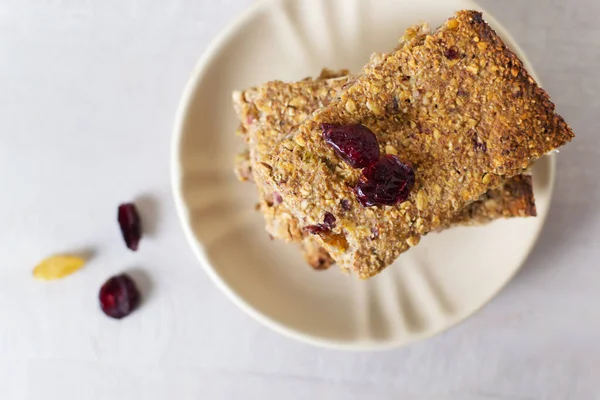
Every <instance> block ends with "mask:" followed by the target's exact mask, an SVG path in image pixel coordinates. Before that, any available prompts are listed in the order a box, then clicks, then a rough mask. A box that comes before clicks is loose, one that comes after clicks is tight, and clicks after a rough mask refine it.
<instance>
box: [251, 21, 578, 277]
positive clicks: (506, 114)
mask: <svg viewBox="0 0 600 400" xmlns="http://www.w3.org/2000/svg"><path fill="white" fill-rule="evenodd" d="M325 123H326V124H335V125H347V124H357V123H358V124H363V125H365V126H367V127H368V128H370V129H371V130H372V131H373V132H374V133H375V135H376V136H377V139H378V142H379V143H380V147H381V150H382V153H383V154H385V153H386V152H387V153H395V154H397V155H398V157H399V158H400V159H401V160H402V161H404V162H407V163H410V164H411V165H412V166H413V168H414V171H415V174H416V181H415V185H414V188H413V190H412V191H411V193H410V195H409V197H408V199H407V201H405V202H402V203H401V204H397V205H394V206H379V207H364V206H363V205H361V203H359V201H358V200H357V198H356V194H355V192H354V190H353V188H354V187H355V186H356V184H357V182H358V179H359V176H360V174H361V171H360V170H358V169H355V168H352V167H350V166H349V165H348V164H347V163H345V162H344V161H342V160H341V159H340V157H339V156H338V155H337V154H336V153H334V151H333V150H332V149H331V148H330V147H329V146H328V145H327V144H326V143H325V142H324V140H323V138H322V134H323V131H322V128H321V126H322V124H325ZM573 136H574V134H573V132H572V131H571V129H570V128H569V126H568V125H567V124H566V123H565V122H564V120H563V119H562V118H561V117H560V116H558V115H557V114H555V112H554V104H553V103H552V102H551V101H550V99H549V97H548V95H547V93H546V92H545V91H544V90H543V89H541V88H540V87H539V86H538V85H537V84H536V82H535V81H534V80H533V79H532V78H531V77H530V76H529V74H528V73H527V71H526V70H525V68H524V67H523V64H522V62H521V61H520V60H519V59H518V58H517V56H516V55H515V54H514V53H513V52H512V51H510V50H509V49H508V48H507V47H506V46H505V45H504V43H503V42H502V40H501V39H500V38H499V37H498V36H497V35H496V33H495V32H494V31H493V30H492V29H491V28H490V27H489V25H487V23H485V21H484V20H483V18H482V15H481V13H479V12H476V11H460V12H458V13H457V15H456V16H455V17H454V18H451V19H449V20H448V21H447V22H446V23H445V25H443V26H442V27H440V28H439V29H438V30H437V31H436V32H434V33H433V34H431V35H428V36H426V37H424V38H422V39H421V40H415V41H411V42H409V43H407V44H405V45H404V46H403V47H402V48H401V49H400V50H398V51H396V52H394V53H392V54H390V55H386V56H383V58H382V60H381V61H380V62H378V63H374V64H373V65H368V66H367V67H365V69H364V70H363V72H362V74H361V75H360V76H359V77H357V78H356V79H355V80H353V82H352V85H350V86H349V87H348V88H347V89H346V90H345V91H344V92H343V93H342V94H341V95H340V97H339V98H336V99H335V100H333V101H332V102H331V103H330V104H329V105H328V106H326V107H324V108H321V109H319V110H317V111H316V112H315V113H314V114H313V115H312V116H311V118H309V119H308V120H306V121H305V122H304V123H302V124H301V125H300V126H299V127H298V129H297V130H296V131H295V132H294V133H293V135H291V136H290V137H288V138H286V139H285V140H283V141H282V142H281V143H280V144H279V145H278V146H277V147H276V148H275V149H274V151H273V153H272V157H269V158H267V160H266V161H264V162H259V163H257V164H256V165H255V171H254V176H255V177H260V179H264V180H265V181H266V182H268V183H269V184H271V185H272V186H273V187H275V188H277V191H278V193H279V194H280V195H281V196H282V199H283V200H284V202H285V204H286V207H288V208H289V210H291V211H292V213H293V215H294V216H295V217H296V218H297V219H298V221H300V223H301V225H302V228H306V227H310V226H318V225H319V224H323V221H324V216H325V217H327V216H328V215H329V214H330V215H332V216H333V218H334V221H335V223H334V224H329V228H330V229H329V230H324V231H322V232H319V234H318V235H316V236H315V237H317V238H318V239H319V241H320V243H321V244H322V245H323V246H324V247H325V248H326V249H327V250H328V252H329V254H330V255H332V257H333V258H334V259H335V260H336V262H337V263H338V264H340V266H341V267H342V268H345V269H348V270H350V271H353V272H354V273H356V274H357V275H358V276H359V277H361V278H368V277H371V276H373V275H375V274H377V273H378V272H380V271H381V270H382V269H383V268H385V267H386V266H388V265H389V264H391V263H392V262H393V261H394V260H395V259H396V258H397V257H398V256H399V255H400V254H401V253H403V252H405V251H406V250H408V249H409V248H410V247H412V246H415V245H416V244H418V242H419V240H420V238H421V236H422V235H424V234H426V233H427V232H430V231H432V230H435V229H438V228H440V227H443V226H444V225H445V224H447V223H448V221H450V220H452V219H453V218H454V217H455V216H456V214H457V213H458V212H459V210H460V209H462V208H464V207H465V206H466V205H468V204H469V203H471V202H473V201H476V200H477V199H479V197H480V196H482V195H483V194H484V193H486V192H487V191H488V190H490V189H492V188H495V187H498V186H500V185H501V184H502V182H504V181H505V180H506V179H508V178H510V177H513V176H515V175H518V174H520V173H521V172H522V171H523V170H524V169H526V168H527V167H528V166H529V164H530V163H531V162H532V161H534V160H536V159H537V158H539V157H541V156H543V155H544V154H546V153H548V152H549V151H551V150H553V149H555V148H557V147H559V146H562V145H564V144H565V143H567V142H569V141H570V140H571V139H572V138H573ZM373 231H377V232H378V234H377V236H376V237H374V235H373Z"/></svg>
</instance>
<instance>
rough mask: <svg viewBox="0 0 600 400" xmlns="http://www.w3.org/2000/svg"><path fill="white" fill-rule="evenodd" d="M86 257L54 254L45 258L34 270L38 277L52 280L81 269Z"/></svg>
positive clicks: (35, 276) (34, 274) (35, 275)
mask: <svg viewBox="0 0 600 400" xmlns="http://www.w3.org/2000/svg"><path fill="white" fill-rule="evenodd" d="M84 264H85V259H83V258H81V257H76V256H52V257H48V258H46V259H44V260H43V261H42V262H40V263H39V264H38V265H37V266H36V267H35V268H34V270H33V277H34V278H36V279H40V280H44V281H51V280H54V279H61V278H64V277H65V276H68V275H71V274H72V273H73V272H75V271H77V270H79V269H80V268H81V267H83V265H84Z"/></svg>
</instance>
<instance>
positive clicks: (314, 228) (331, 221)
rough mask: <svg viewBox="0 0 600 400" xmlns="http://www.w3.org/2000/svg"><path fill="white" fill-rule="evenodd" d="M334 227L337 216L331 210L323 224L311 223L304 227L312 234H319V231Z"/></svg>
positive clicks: (326, 230) (326, 214)
mask: <svg viewBox="0 0 600 400" xmlns="http://www.w3.org/2000/svg"><path fill="white" fill-rule="evenodd" d="M333 228H335V216H334V215H333V214H332V213H330V212H326V213H325V217H324V218H323V223H322V224H317V225H309V226H307V227H306V228H304V229H305V230H306V231H307V232H308V233H310V234H312V235H317V234H319V233H325V232H329V231H331V230H332V229H333Z"/></svg>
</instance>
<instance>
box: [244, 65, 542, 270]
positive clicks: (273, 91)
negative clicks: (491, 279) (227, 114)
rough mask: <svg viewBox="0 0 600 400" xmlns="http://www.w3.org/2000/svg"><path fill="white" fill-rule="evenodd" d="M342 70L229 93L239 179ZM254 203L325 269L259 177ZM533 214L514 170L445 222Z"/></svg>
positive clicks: (269, 224) (278, 232)
mask: <svg viewBox="0 0 600 400" xmlns="http://www.w3.org/2000/svg"><path fill="white" fill-rule="evenodd" d="M347 73H348V72H347V71H330V70H327V69H325V70H323V72H322V73H321V75H320V76H319V77H318V78H317V79H305V80H303V81H300V82H294V83H283V82H280V81H274V82H268V83H265V84H263V85H260V86H258V87H254V88H250V89H248V90H245V91H243V92H235V93H234V95H233V100H234V106H235V109H236V111H237V113H238V116H239V119H240V123H241V127H240V129H239V132H243V135H244V136H245V139H246V141H247V143H248V149H247V150H246V151H245V152H244V153H242V154H240V156H239V157H238V158H237V160H236V173H237V175H238V177H239V179H240V180H242V181H247V180H254V177H253V174H252V166H253V165H255V164H256V163H257V162H263V161H265V160H266V158H268V157H269V153H270V151H271V150H272V149H273V147H274V146H275V145H276V144H277V143H278V142H279V141H280V140H281V139H282V138H283V137H285V135H286V134H287V133H288V132H289V131H290V130H291V129H293V127H295V126H297V125H299V124H300V123H302V122H303V121H304V120H306V118H307V117H308V116H309V115H310V114H312V113H313V112H314V111H315V110H317V109H319V108H321V107H323V106H324V105H325V104H329V103H330V102H331V101H332V100H333V98H334V97H336V96H337V95H338V94H339V93H340V92H341V91H342V89H343V86H344V85H345V84H346V83H347V82H348V78H343V79H335V78H342V77H343V76H344V75H347ZM256 185H257V189H258V194H259V202H258V207H259V209H260V211H261V212H262V214H263V215H264V218H265V222H266V229H267V232H269V234H270V235H271V236H272V237H274V238H278V239H282V240H284V241H294V242H300V241H302V242H303V250H304V251H303V252H304V256H305V258H306V260H307V262H308V263H309V264H310V265H311V266H312V267H313V268H317V269H325V268H327V267H329V265H330V264H331V263H332V262H333V260H331V258H330V257H329V254H328V253H327V252H326V251H325V250H324V249H322V248H321V247H320V246H319V245H318V243H317V239H316V237H315V236H313V235H310V234H308V233H307V232H303V231H302V229H301V227H300V226H299V224H298V220H297V219H296V218H295V217H294V216H293V215H292V214H291V212H290V211H289V210H288V209H287V207H286V205H285V203H282V202H281V200H282V199H281V197H280V196H279V195H278V194H277V193H274V192H273V190H272V188H271V187H270V186H269V185H268V184H266V183H265V182H263V181H261V180H260V177H259V179H258V180H257V181H256ZM535 214H536V209H535V203H534V196H533V188H532V183H531V177H530V176H525V175H517V176H515V177H513V178H511V179H508V180H507V181H506V182H505V183H504V185H502V187H500V188H497V189H492V190H489V191H488V192H487V193H486V194H484V195H483V196H482V197H481V198H480V199H479V200H478V201H475V202H473V203H471V204H469V205H468V206H466V207H465V208H464V209H462V210H461V211H460V213H459V214H458V215H456V216H455V217H454V219H453V220H452V221H449V222H448V224H447V226H445V227H450V226H452V225H481V224H485V223H487V222H489V221H492V220H494V219H498V218H508V217H526V216H534V215H535Z"/></svg>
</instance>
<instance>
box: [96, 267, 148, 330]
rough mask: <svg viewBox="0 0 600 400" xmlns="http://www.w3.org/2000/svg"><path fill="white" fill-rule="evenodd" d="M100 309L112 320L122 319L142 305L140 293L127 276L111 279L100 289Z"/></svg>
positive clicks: (122, 275)
mask: <svg viewBox="0 0 600 400" xmlns="http://www.w3.org/2000/svg"><path fill="white" fill-rule="evenodd" d="M98 297H99V299H100V308H102V311H103V312H104V314H106V315H108V316H109V317H111V318H116V319H121V318H123V317H126V316H128V315H129V314H131V312H132V311H133V310H135V309H136V308H137V307H138V306H139V304H140V298H141V296H140V291H139V290H138V288H137V285H136V284H135V282H134V281H133V279H131V277H130V276H129V275H127V274H121V275H117V276H113V277H112V278H110V279H109V280H108V281H106V283H105V284H104V285H102V287H101V288H100V295H99V296H98Z"/></svg>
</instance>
